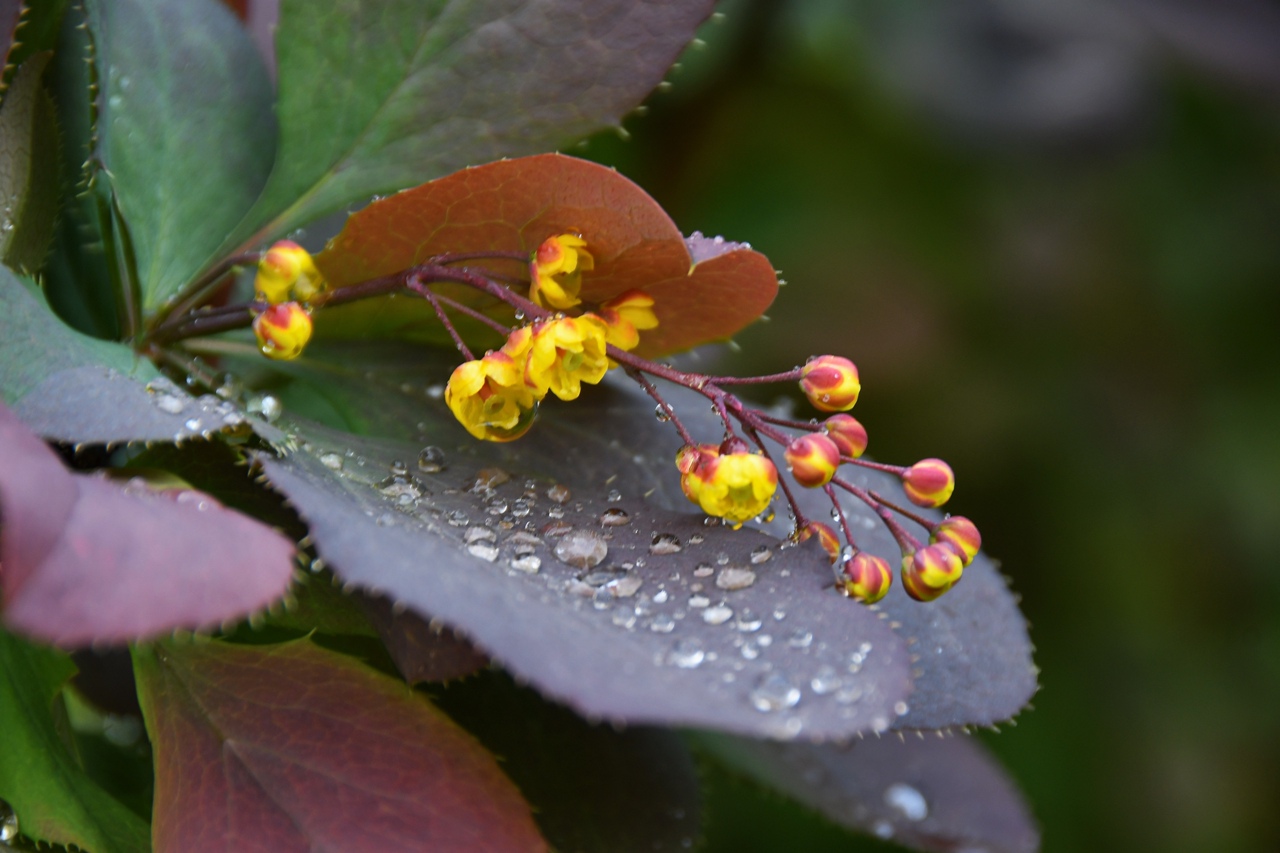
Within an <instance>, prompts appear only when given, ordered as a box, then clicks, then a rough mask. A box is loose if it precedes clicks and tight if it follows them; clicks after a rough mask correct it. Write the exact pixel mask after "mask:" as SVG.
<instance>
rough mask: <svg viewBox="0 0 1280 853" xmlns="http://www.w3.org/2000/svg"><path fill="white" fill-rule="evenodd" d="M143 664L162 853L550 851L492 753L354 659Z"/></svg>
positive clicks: (287, 646)
mask: <svg viewBox="0 0 1280 853" xmlns="http://www.w3.org/2000/svg"><path fill="white" fill-rule="evenodd" d="M135 664H136V666H137V670H138V677H139V695H140V697H141V699H142V705H143V708H144V710H145V711H146V715H147V725H148V732H149V734H150V736H151V741H152V743H153V745H154V748H155V756H156V791H157V799H156V804H155V816H154V829H153V838H154V842H155V849H156V851H157V852H158V853H166V851H187V850H208V849H214V848H211V846H210V845H211V844H214V845H216V849H219V850H224V849H225V850H227V851H231V850H235V851H244V853H252V851H271V853H288V851H295V850H296V851H309V850H371V849H377V850H385V851H397V850H422V849H430V850H439V851H490V850H491V851H520V850H528V851H540V850H545V849H546V845H545V843H544V842H543V841H542V839H541V837H540V836H539V834H538V831H537V829H536V827H535V826H534V823H533V820H532V818H531V817H530V814H529V808H528V806H527V804H526V803H525V802H524V800H523V799H522V798H521V796H520V794H519V792H518V791H517V790H516V789H515V787H514V786H513V785H512V784H511V782H510V781H509V780H508V779H507V778H506V777H505V776H503V774H502V772H501V771H500V770H499V769H498V766H497V764H496V763H495V762H494V760H493V757H492V756H491V755H490V754H489V753H488V752H487V751H486V750H485V749H483V748H482V747H481V746H480V745H479V744H477V743H476V742H475V740H473V739H472V738H471V737H470V736H469V735H468V734H467V733H466V732H464V731H462V730H461V729H459V728H458V727H457V726H455V725H454V724H453V723H452V722H451V721H450V720H449V719H448V718H447V717H446V716H445V715H444V714H442V713H440V712H439V711H437V710H436V709H435V708H434V707H432V705H431V704H430V703H429V702H428V701H426V700H425V699H424V698H423V697H421V696H418V695H415V694H414V693H413V692H412V691H410V690H409V689H408V688H407V687H405V686H404V685H403V684H402V683H400V682H399V681H397V680H395V679H392V678H388V677H386V676H384V675H381V674H379V673H377V672H375V671H374V670H371V669H369V668H368V667H366V666H364V665H362V664H360V663H358V662H356V661H354V660H352V659H351V658H348V657H345V656H344V655H340V654H336V653H334V652H329V651H325V650H323V649H321V648H318V647H316V646H314V645H312V644H311V643H309V642H307V641H306V640H299V641H295V642H291V643H284V644H279V645H272V646H239V645H234V644H229V643H222V642H210V643H203V644H196V645H189V644H187V645H178V644H164V645H157V646H153V647H150V648H142V649H139V650H138V651H137V652H135ZM214 839H216V841H214Z"/></svg>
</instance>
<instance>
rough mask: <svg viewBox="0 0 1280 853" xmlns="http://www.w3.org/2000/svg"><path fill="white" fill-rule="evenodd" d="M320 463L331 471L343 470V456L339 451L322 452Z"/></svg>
mask: <svg viewBox="0 0 1280 853" xmlns="http://www.w3.org/2000/svg"><path fill="white" fill-rule="evenodd" d="M320 464H321V465H323V466H324V467H326V468H328V469H329V470H331V471H341V470H342V456H341V455H340V454H338V453H334V452H333V451H329V452H328V453H322V454H321V455H320Z"/></svg>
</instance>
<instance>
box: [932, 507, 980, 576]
mask: <svg viewBox="0 0 1280 853" xmlns="http://www.w3.org/2000/svg"><path fill="white" fill-rule="evenodd" d="M929 542H930V543H936V542H941V543H944V544H947V545H950V546H951V547H952V548H954V549H955V550H956V553H957V554H959V555H960V561H961V562H962V563H964V564H965V565H966V566H967V565H969V564H970V563H971V562H973V558H974V556H975V555H976V554H977V553H978V549H979V548H981V547H982V534H981V533H979V532H978V527H977V525H975V524H974V523H973V522H972V521H970V520H969V519H967V518H965V517H964V516H963V515H953V516H951V517H950V518H948V519H947V520H946V521H943V522H942V523H941V524H939V525H938V526H937V527H935V528H934V529H933V533H932V534H930V536H929Z"/></svg>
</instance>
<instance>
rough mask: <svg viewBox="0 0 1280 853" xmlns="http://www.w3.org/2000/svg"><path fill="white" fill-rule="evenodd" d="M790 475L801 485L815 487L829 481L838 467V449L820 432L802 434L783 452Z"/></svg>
mask: <svg viewBox="0 0 1280 853" xmlns="http://www.w3.org/2000/svg"><path fill="white" fill-rule="evenodd" d="M783 456H784V457H786V460H787V467H788V468H790V469H791V476H792V477H794V478H795V481H796V482H797V483H799V484H800V485H802V486H808V487H809V488H811V489H812V488H817V487H818V486H825V485H826V484H827V483H830V482H831V478H832V477H834V476H835V475H836V469H837V468H839V467H840V449H839V448H838V447H836V444H835V442H834V441H832V440H831V439H829V438H827V437H826V436H825V435H823V434H821V433H817V432H814V433H809V434H808V435H802V436H800V437H799V438H797V439H796V440H795V441H793V442H791V443H790V444H788V445H787V449H786V451H785V452H784V454H783Z"/></svg>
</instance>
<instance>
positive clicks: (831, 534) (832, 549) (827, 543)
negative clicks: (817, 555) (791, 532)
mask: <svg viewBox="0 0 1280 853" xmlns="http://www.w3.org/2000/svg"><path fill="white" fill-rule="evenodd" d="M815 536H816V537H817V538H818V544H819V545H821V546H822V550H824V551H826V552H827V556H828V557H830V558H831V565H833V566H834V565H835V564H836V561H838V560H839V559H840V539H839V537H837V536H836V532H835V531H834V530H832V529H831V528H830V527H828V526H827V525H825V524H823V523H822V522H821V521H810V522H809V523H808V524H806V525H805V526H804V527H801V528H800V529H799V530H797V531H796V533H795V541H796V542H808V541H809V539H811V538H812V537H815Z"/></svg>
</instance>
